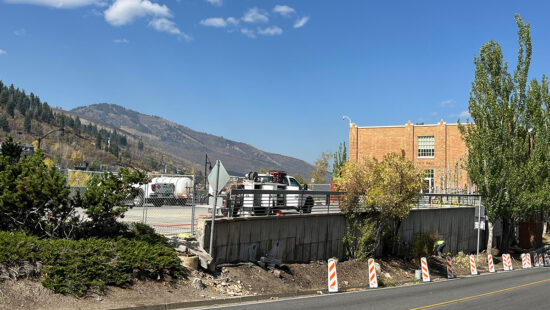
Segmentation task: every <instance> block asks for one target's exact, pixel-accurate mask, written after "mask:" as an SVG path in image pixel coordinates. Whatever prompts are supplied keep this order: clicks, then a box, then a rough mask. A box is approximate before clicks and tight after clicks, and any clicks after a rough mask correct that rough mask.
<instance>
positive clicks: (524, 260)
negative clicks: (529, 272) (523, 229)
mask: <svg viewBox="0 0 550 310" xmlns="http://www.w3.org/2000/svg"><path fill="white" fill-rule="evenodd" d="M521 266H522V267H523V269H527V268H531V267H532V266H531V254H529V253H524V254H521Z"/></svg>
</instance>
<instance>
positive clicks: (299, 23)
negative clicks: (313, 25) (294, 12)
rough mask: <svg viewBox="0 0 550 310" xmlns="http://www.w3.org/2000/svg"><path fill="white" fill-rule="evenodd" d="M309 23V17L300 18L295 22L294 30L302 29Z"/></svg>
mask: <svg viewBox="0 0 550 310" xmlns="http://www.w3.org/2000/svg"><path fill="white" fill-rule="evenodd" d="M308 21H309V17H308V16H304V17H300V18H298V19H297V20H296V22H294V28H302V27H304V25H305V24H306V23H307V22H308Z"/></svg>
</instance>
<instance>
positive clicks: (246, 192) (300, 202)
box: [219, 189, 345, 217]
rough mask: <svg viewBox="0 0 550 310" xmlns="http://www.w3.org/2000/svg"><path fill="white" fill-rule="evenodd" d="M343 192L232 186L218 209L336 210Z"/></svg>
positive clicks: (236, 212) (233, 212) (240, 212)
mask: <svg viewBox="0 0 550 310" xmlns="http://www.w3.org/2000/svg"><path fill="white" fill-rule="evenodd" d="M344 194H345V192H337V191H311V190H262V189H231V190H230V192H229V193H228V195H227V196H226V198H225V200H224V202H225V204H224V205H223V206H220V208H219V209H220V212H221V214H222V215H224V216H228V217H237V216H246V215H249V216H260V215H264V216H265V215H267V216H269V215H283V214H286V213H289V212H292V211H294V212H296V213H299V214H310V213H320V212H327V213H330V212H339V211H340V207H339V206H340V202H341V196H342V195H344Z"/></svg>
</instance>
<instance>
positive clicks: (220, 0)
mask: <svg viewBox="0 0 550 310" xmlns="http://www.w3.org/2000/svg"><path fill="white" fill-rule="evenodd" d="M206 2H208V3H210V4H212V5H215V6H222V4H223V0H206Z"/></svg>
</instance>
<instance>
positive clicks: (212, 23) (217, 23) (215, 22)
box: [200, 17, 227, 28]
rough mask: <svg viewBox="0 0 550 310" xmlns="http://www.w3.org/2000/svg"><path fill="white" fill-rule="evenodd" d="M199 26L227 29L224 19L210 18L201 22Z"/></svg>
mask: <svg viewBox="0 0 550 310" xmlns="http://www.w3.org/2000/svg"><path fill="white" fill-rule="evenodd" d="M200 24H201V25H203V26H206V27H217V28H223V27H227V22H226V21H225V19H223V18H221V17H210V18H207V19H203V20H201V22H200Z"/></svg>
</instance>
